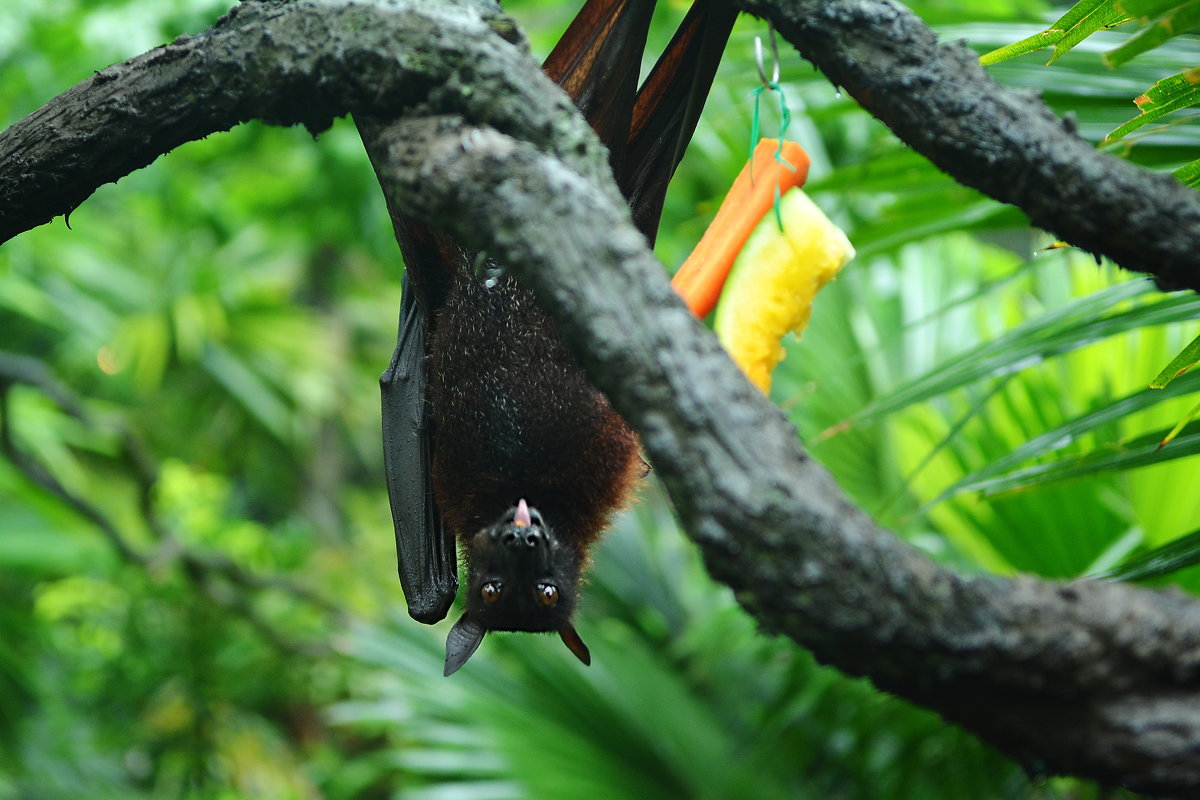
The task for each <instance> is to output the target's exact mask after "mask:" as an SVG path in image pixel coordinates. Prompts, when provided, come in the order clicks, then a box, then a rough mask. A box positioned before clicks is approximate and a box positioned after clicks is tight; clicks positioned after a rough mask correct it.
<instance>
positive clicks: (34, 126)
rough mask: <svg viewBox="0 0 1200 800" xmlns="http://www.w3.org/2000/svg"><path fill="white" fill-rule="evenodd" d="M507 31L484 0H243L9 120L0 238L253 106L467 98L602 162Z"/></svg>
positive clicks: (222, 126)
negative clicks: (199, 29) (530, 76)
mask: <svg viewBox="0 0 1200 800" xmlns="http://www.w3.org/2000/svg"><path fill="white" fill-rule="evenodd" d="M506 37H507V39H506ZM509 39H511V40H513V41H517V42H518V43H521V44H523V42H522V40H520V39H519V34H518V33H517V31H516V29H515V28H514V27H513V26H512V23H511V21H509V20H508V19H507V18H505V17H502V16H500V15H499V13H498V11H497V10H496V8H495V6H494V5H493V4H491V3H489V2H488V1H487V0H447V1H446V2H438V3H429V2H421V0H390V1H385V2H381V3H378V4H377V3H374V2H373V3H356V2H353V0H343V1H339V0H299V1H298V2H294V3H289V4H269V5H268V4H265V3H247V4H245V5H241V6H238V7H236V8H234V9H233V11H231V12H230V13H229V14H228V15H226V16H225V17H224V18H223V19H222V20H221V21H220V22H218V23H217V25H216V26H215V27H214V28H213V29H212V30H210V31H207V32H205V33H204V34H201V35H199V36H193V37H188V36H181V37H179V38H178V39H176V40H175V42H173V43H172V44H169V45H164V46H163V47H159V48H156V49H154V50H151V51H150V52H148V53H146V54H144V55H141V56H137V57H136V58H132V59H130V60H129V61H126V62H123V63H120V64H115V65H113V66H111V67H108V68H107V69H103V70H101V71H99V72H97V73H96V74H95V75H93V76H92V77H91V78H89V79H87V80H86V81H83V82H82V83H80V84H78V85H76V86H74V87H73V88H71V89H69V90H68V91H66V92H64V93H63V94H61V95H59V96H58V97H56V98H54V99H53V100H51V101H50V102H49V103H47V104H46V105H45V106H43V107H42V108H40V109H38V110H37V111H35V112H34V113H32V114H30V115H29V116H28V117H26V118H24V119H22V120H20V121H19V122H17V123H15V124H14V125H12V126H11V127H9V128H8V129H7V130H5V131H3V132H0V243H2V242H4V241H7V240H8V239H10V238H12V237H13V236H15V235H17V234H18V233H21V232H22V231H25V230H28V229H29V228H32V227H34V226H37V225H41V224H42V223H44V222H48V221H49V220H50V219H52V218H53V217H55V216H57V215H59V214H70V212H71V211H72V210H74V209H75V208H76V207H78V206H79V205H80V203H82V202H83V201H84V200H86V199H87V198H88V197H89V196H90V195H91V193H92V192H94V191H95V190H96V189H97V188H99V187H100V186H102V185H103V184H105V183H109V182H112V181H116V180H117V179H118V178H120V177H122V176H124V175H127V174H129V173H130V172H132V171H134V170H136V169H140V168H142V167H144V166H146V165H147V164H149V163H150V162H151V161H153V160H154V159H155V158H157V157H158V156H160V155H162V154H163V153H166V152H168V151H170V150H172V149H173V148H175V147H177V146H179V145H181V144H183V143H184V142H188V141H192V140H195V139H200V138H203V137H204V136H207V135H209V134H211V133H214V132H217V131H223V130H228V129H229V128H231V127H233V126H234V125H236V124H238V123H241V122H245V121H247V120H250V119H258V120H262V121H263V122H268V123H275V124H283V125H293V124H303V125H306V126H307V127H308V128H309V130H311V131H312V132H313V133H314V134H315V133H317V132H319V131H321V130H324V129H325V128H327V127H329V125H330V124H331V123H332V121H333V118H334V117H337V116H341V115H344V114H347V113H349V112H351V111H355V112H369V111H371V110H373V109H378V110H386V111H387V112H388V113H390V114H398V113H405V112H418V111H420V112H423V113H437V112H464V113H466V112H468V111H469V115H470V117H471V118H472V119H475V120H477V121H479V122H482V123H486V124H488V125H490V126H493V127H495V128H496V129H497V130H501V131H505V132H507V133H511V134H513V135H514V136H517V137H519V138H522V139H524V140H527V141H533V142H539V143H541V144H542V145H544V146H545V147H547V148H549V149H551V150H552V151H553V152H557V153H560V154H561V155H563V156H564V158H566V159H567V160H568V162H570V163H572V164H574V165H576V168H578V169H580V170H581V171H582V172H583V173H585V174H591V175H597V174H601V173H603V172H605V171H606V170H607V169H608V162H607V160H606V158H605V157H604V155H603V153H602V151H601V149H600V148H599V147H597V146H596V144H595V140H594V137H591V135H590V130H589V129H588V127H587V125H586V124H585V123H583V122H582V121H581V120H580V118H579V115H578V114H577V113H576V112H575V108H574V107H573V106H572V105H571V103H570V101H569V100H568V99H567V98H566V96H565V95H563V94H562V93H561V92H555V93H554V94H553V98H552V101H551V102H549V103H547V102H546V96H545V94H544V92H545V85H544V84H542V83H539V84H530V83H529V82H528V81H521V80H516V79H515V78H516V76H522V75H526V74H527V73H528V68H529V65H530V64H531V63H533V62H532V61H531V59H530V58H529V55H528V52H527V51H526V50H525V48H524V47H514V46H513V44H512V42H510V41H509ZM539 92H540V93H543V94H542V95H541V96H540V97H534V96H531V93H539Z"/></svg>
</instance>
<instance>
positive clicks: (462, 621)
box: [442, 614, 586, 677]
mask: <svg viewBox="0 0 1200 800" xmlns="http://www.w3.org/2000/svg"><path fill="white" fill-rule="evenodd" d="M485 633H487V628H485V627H483V625H482V624H481V623H480V622H479V620H476V619H472V618H471V617H469V616H468V615H466V614H463V615H462V616H461V617H459V618H458V622H456V623H454V627H453V628H451V629H450V635H449V636H447V637H446V668H445V669H444V670H443V671H442V674H443V675H445V676H446V677H450V676H451V675H453V674H454V673H456V672H458V668H459V667H461V666H462V665H463V664H465V663H467V659H468V658H470V657H471V655H472V654H473V653H474V652H475V651H476V650H478V649H479V643H480V642H482V641H483V635H484V634H485ZM580 644H583V643H582V642H580ZM585 649H586V648H585Z"/></svg>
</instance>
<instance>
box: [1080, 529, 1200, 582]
mask: <svg viewBox="0 0 1200 800" xmlns="http://www.w3.org/2000/svg"><path fill="white" fill-rule="evenodd" d="M1196 564H1200V530H1196V531H1192V532H1191V533H1187V534H1184V535H1183V536H1180V537H1179V538H1178V539H1175V540H1174V541H1171V542H1167V543H1166V544H1164V545H1162V546H1161V547H1156V548H1154V549H1153V550H1149V551H1146V552H1142V553H1135V554H1133V555H1131V556H1129V557H1128V558H1126V559H1125V560H1123V561H1122V562H1121V563H1120V564H1118V565H1117V566H1115V567H1113V568H1112V569H1110V570H1108V571H1106V572H1101V573H1099V574H1097V575H1094V576H1092V577H1095V578H1107V579H1110V580H1117V581H1144V580H1148V579H1150V578H1161V577H1162V576H1164V575H1169V574H1170V573H1172V572H1178V571H1179V570H1181V569H1184V568H1185V567H1191V566H1195V565H1196Z"/></svg>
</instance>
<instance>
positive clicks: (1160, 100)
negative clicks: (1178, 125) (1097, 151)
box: [1102, 67, 1200, 144]
mask: <svg viewBox="0 0 1200 800" xmlns="http://www.w3.org/2000/svg"><path fill="white" fill-rule="evenodd" d="M1198 101H1200V67H1192V68H1191V69H1186V70H1184V71H1183V72H1180V73H1179V74H1178V75H1172V76H1171V77H1169V78H1163V79H1162V80H1161V81H1159V82H1158V83H1156V84H1154V85H1153V86H1151V87H1150V88H1149V89H1148V90H1147V91H1146V93H1145V94H1143V95H1140V96H1138V97H1136V98H1134V101H1133V102H1134V103H1135V104H1136V105H1137V107H1138V108H1140V109H1141V110H1142V113H1141V114H1138V115H1137V116H1136V117H1134V118H1133V119H1131V120H1129V121H1128V122H1126V123H1125V124H1124V125H1121V126H1120V127H1118V128H1116V129H1115V130H1113V131H1112V132H1111V133H1109V134H1108V136H1106V137H1105V138H1104V142H1102V144H1107V143H1109V142H1115V141H1116V140H1117V139H1120V138H1121V137H1123V136H1127V135H1128V134H1130V133H1132V132H1134V131H1135V130H1137V129H1138V128H1140V127H1142V126H1143V125H1145V124H1146V123H1148V122H1153V121H1154V120H1156V119H1158V118H1160V117H1163V116H1165V115H1167V114H1170V113H1171V112H1172V111H1178V110H1179V109H1181V108H1187V107H1188V106H1192V105H1195V104H1196V103H1197V102H1198Z"/></svg>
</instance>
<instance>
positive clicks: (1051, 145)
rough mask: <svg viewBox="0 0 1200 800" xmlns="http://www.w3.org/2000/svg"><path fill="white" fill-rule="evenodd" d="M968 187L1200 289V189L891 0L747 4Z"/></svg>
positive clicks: (1094, 248)
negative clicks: (1097, 144)
mask: <svg viewBox="0 0 1200 800" xmlns="http://www.w3.org/2000/svg"><path fill="white" fill-rule="evenodd" d="M737 4H738V5H739V6H740V7H741V8H743V9H745V10H746V11H749V12H751V13H753V14H758V15H760V16H764V17H767V18H769V19H771V20H772V21H773V22H774V24H775V26H776V27H777V28H778V30H779V32H780V33H781V34H783V36H784V38H786V39H787V40H788V41H790V42H792V43H793V44H794V45H795V46H796V48H797V49H798V50H799V51H800V53H801V55H803V56H804V57H805V58H807V59H808V60H810V61H812V62H813V64H815V65H816V66H817V67H818V68H819V69H820V70H821V71H822V72H824V73H825V75H826V76H827V77H828V78H829V79H830V80H831V81H833V83H834V84H835V85H837V86H840V87H841V88H842V89H844V90H845V91H846V92H847V93H848V94H849V95H850V96H851V97H853V98H854V99H855V100H857V101H858V102H859V103H860V104H861V105H862V106H863V108H865V109H867V110H868V111H870V112H871V113H872V114H873V115H875V116H876V117H878V118H879V119H880V120H882V121H883V122H885V123H886V124H887V125H888V126H889V127H890V128H891V129H892V130H893V131H894V132H895V133H896V135H897V136H899V137H900V138H901V139H902V140H903V141H904V142H905V143H906V144H908V145H909V146H910V147H912V148H913V149H914V150H916V151H917V152H919V153H921V154H922V155H924V156H925V157H927V158H928V159H929V160H930V161H932V162H933V163H934V164H936V165H937V166H938V167H939V168H941V169H942V170H943V171H944V172H946V173H947V174H949V175H951V176H952V177H954V178H955V179H956V180H957V181H959V182H960V183H963V184H965V185H967V186H972V187H974V188H976V189H979V190H980V191H982V192H984V193H985V194H987V195H990V196H991V197H994V198H995V199H997V200H1000V201H1002V202H1005V203H1012V204H1013V205H1015V206H1017V207H1018V208H1020V209H1021V210H1022V211H1024V212H1025V213H1026V214H1028V215H1029V218H1030V220H1032V222H1033V224H1034V225H1037V226H1039V227H1042V228H1045V229H1046V230H1048V231H1051V232H1053V233H1054V234H1055V235H1057V236H1059V237H1060V238H1062V239H1063V240H1065V241H1067V242H1070V243H1071V244H1073V245H1075V246H1076V247H1080V248H1083V249H1084V250H1087V251H1089V252H1092V253H1095V254H1098V255H1105V256H1108V257H1109V258H1111V259H1112V260H1113V261H1115V262H1116V263H1118V264H1120V265H1121V266H1122V267H1124V268H1126V269H1130V270H1136V271H1138V272H1147V273H1150V274H1152V275H1154V276H1155V280H1156V282H1157V283H1158V285H1159V286H1160V287H1161V288H1163V289H1182V288H1188V289H1198V288H1200V258H1197V256H1196V242H1198V241H1200V194H1197V193H1196V192H1195V191H1193V190H1191V189H1189V188H1187V187H1186V186H1184V185H1183V184H1181V183H1179V182H1178V181H1177V180H1175V179H1174V178H1172V177H1171V176H1170V175H1166V174H1158V175H1154V174H1150V173H1147V172H1146V171H1144V170H1142V169H1139V168H1138V167H1136V166H1134V165H1132V164H1130V163H1129V162H1126V161H1122V160H1121V159H1119V158H1116V157H1114V156H1110V155H1107V154H1104V153H1099V152H1097V151H1096V150H1095V148H1094V147H1093V146H1092V145H1091V144H1089V143H1088V142H1086V141H1084V140H1083V139H1081V138H1080V137H1079V136H1077V135H1076V134H1075V131H1074V125H1073V124H1072V123H1071V122H1069V121H1067V120H1062V119H1059V118H1058V117H1056V116H1055V115H1054V113H1053V112H1052V111H1050V109H1048V108H1046V106H1045V105H1044V104H1043V103H1042V102H1041V97H1040V95H1039V94H1038V93H1037V92H1033V91H1029V90H1014V89H1006V88H1004V87H1001V86H999V85H998V84H996V83H995V82H994V81H993V80H992V79H991V78H990V77H989V76H988V75H987V73H986V72H985V71H984V69H983V67H981V66H980V65H979V59H978V57H977V56H976V54H975V53H974V52H973V51H971V50H970V49H969V48H967V47H966V46H964V45H962V44H957V43H956V44H950V43H944V42H939V41H938V40H937V37H936V36H935V35H934V33H933V32H932V31H931V30H929V28H928V27H927V26H926V25H925V24H924V23H923V22H921V20H920V19H919V18H918V17H916V16H915V15H914V14H913V13H912V12H911V11H909V10H908V9H907V8H905V7H904V6H902V5H900V4H899V3H895V2H890V0H737Z"/></svg>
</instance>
